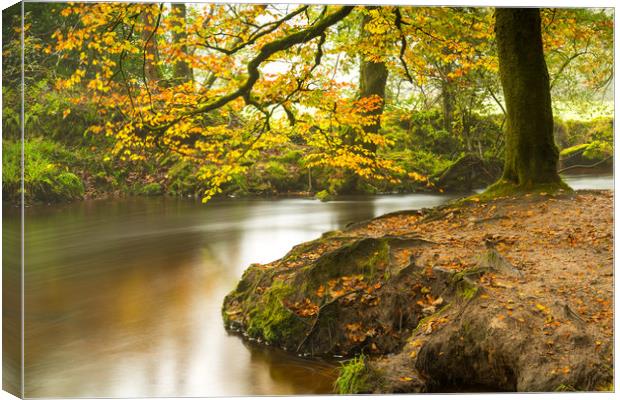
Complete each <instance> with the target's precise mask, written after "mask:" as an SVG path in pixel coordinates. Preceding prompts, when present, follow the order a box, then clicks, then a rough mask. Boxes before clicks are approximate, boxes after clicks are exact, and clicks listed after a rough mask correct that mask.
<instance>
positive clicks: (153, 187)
mask: <svg viewBox="0 0 620 400" xmlns="http://www.w3.org/2000/svg"><path fill="white" fill-rule="evenodd" d="M163 192H164V190H163V188H162V187H161V185H160V184H159V183H157V182H152V183H147V184H146V185H144V186H142V187H141V188H140V190H139V193H140V194H141V195H144V196H158V195H160V194H162V193H163Z"/></svg>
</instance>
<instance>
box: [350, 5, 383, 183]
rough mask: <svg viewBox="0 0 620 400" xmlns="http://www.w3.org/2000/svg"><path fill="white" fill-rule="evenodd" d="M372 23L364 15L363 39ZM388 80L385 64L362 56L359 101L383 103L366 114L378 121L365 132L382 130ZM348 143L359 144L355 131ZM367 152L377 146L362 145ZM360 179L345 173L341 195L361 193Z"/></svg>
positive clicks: (355, 175)
mask: <svg viewBox="0 0 620 400" xmlns="http://www.w3.org/2000/svg"><path fill="white" fill-rule="evenodd" d="M367 8H368V9H369V10H372V9H377V8H379V7H377V6H372V7H367ZM369 21H370V16H369V15H364V18H363V19H362V25H361V29H360V36H361V37H362V38H366V37H367V36H368V32H366V24H368V22H369ZM387 78H388V70H387V66H386V64H385V62H383V61H380V62H374V61H368V60H366V59H365V55H364V54H361V60H360V81H359V95H358V98H359V99H363V98H365V97H373V96H379V97H380V98H381V103H380V105H379V107H378V108H376V109H374V110H372V111H369V112H367V113H365V114H364V115H365V116H373V117H376V119H374V120H373V123H372V124H369V125H365V126H364V128H363V129H364V132H366V133H372V134H376V133H378V132H379V130H380V129H381V115H382V114H383V109H384V107H385V87H386V85H387ZM346 136H347V138H346V140H347V142H349V143H350V144H355V143H359V142H360V140H359V137H358V136H357V135H356V134H355V132H354V131H353V130H349V131H348V133H347V134H346ZM362 145H363V146H364V148H365V149H366V150H369V151H370V152H371V153H373V154H374V153H375V152H376V151H377V146H376V145H374V144H373V143H368V142H365V143H362ZM359 183H360V177H359V176H358V175H357V174H355V173H353V172H347V173H345V178H344V182H343V184H342V185H341V186H340V188H339V189H338V192H339V193H356V192H359V191H360V188H359Z"/></svg>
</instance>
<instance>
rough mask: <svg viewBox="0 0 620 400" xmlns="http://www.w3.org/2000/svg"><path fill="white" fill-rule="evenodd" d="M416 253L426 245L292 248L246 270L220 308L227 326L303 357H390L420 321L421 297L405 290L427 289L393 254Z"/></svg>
mask: <svg viewBox="0 0 620 400" xmlns="http://www.w3.org/2000/svg"><path fill="white" fill-rule="evenodd" d="M416 245H424V243H422V242H415V240H412V239H409V238H401V237H379V238H370V237H350V236H345V235H344V234H343V233H342V232H340V231H336V232H333V233H331V234H329V235H326V236H325V237H323V238H320V239H317V240H314V241H312V242H308V243H304V244H301V245H299V246H296V247H295V248H293V249H292V250H291V251H290V252H289V253H288V254H287V255H286V256H285V257H284V258H282V259H281V260H278V261H275V262H273V263H270V264H267V265H258V264H254V265H252V266H250V267H249V268H248V269H247V270H246V272H245V273H244V274H243V277H242V278H241V281H240V282H239V284H238V285H237V288H236V289H235V290H234V291H232V292H231V293H230V294H229V295H228V296H226V298H225V300H224V305H223V310H222V312H223V318H224V321H225V325H226V327H227V329H229V330H231V331H236V332H240V333H242V334H243V335H244V336H246V337H248V338H249V339H252V340H257V341H262V342H267V343H268V344H271V345H274V346H278V347H281V348H284V349H287V350H290V351H294V352H297V353H301V354H311V355H333V354H337V355H344V356H348V355H352V354H356V353H358V352H359V351H362V350H364V349H367V350H368V351H370V352H373V353H384V352H389V351H394V350H395V349H397V348H398V347H399V346H400V344H401V343H402V338H403V337H404V336H406V335H407V334H408V332H409V331H410V330H411V329H413V328H414V327H415V326H416V325H417V323H418V320H419V319H420V318H421V317H422V316H423V315H421V314H420V311H421V308H420V306H418V305H416V300H419V298H418V297H416V296H421V294H416V293H412V292H411V291H408V290H406V288H407V287H408V286H409V287H410V286H413V285H414V284H416V283H417V282H422V283H423V284H424V285H426V286H430V285H431V283H430V282H429V281H428V279H430V278H426V277H422V274H421V273H419V271H417V270H416V268H405V267H406V266H404V265H400V264H398V263H397V262H396V261H395V260H393V257H392V251H393V249H396V248H400V247H402V246H416ZM406 305H410V306H406ZM405 309H406V311H405ZM386 332H390V334H389V335H387V334H385V333H386Z"/></svg>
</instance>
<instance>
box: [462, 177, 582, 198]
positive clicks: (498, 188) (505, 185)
mask: <svg viewBox="0 0 620 400" xmlns="http://www.w3.org/2000/svg"><path fill="white" fill-rule="evenodd" d="M562 191H565V192H572V189H571V188H570V186H568V185H567V184H566V183H564V181H562V180H560V181H558V182H554V183H542V184H533V185H515V184H513V183H511V182H508V181H506V180H503V179H502V180H499V181H497V182H496V183H494V184H493V185H491V186H489V187H488V188H487V189H486V190H485V191H484V192H483V193H481V194H478V195H474V196H471V197H468V198H466V199H463V200H462V201H464V202H468V201H489V200H494V199H497V198H501V197H509V196H520V195H523V194H526V193H546V194H556V193H559V192H562Z"/></svg>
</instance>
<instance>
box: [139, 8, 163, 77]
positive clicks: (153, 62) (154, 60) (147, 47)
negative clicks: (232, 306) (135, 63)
mask: <svg viewBox="0 0 620 400" xmlns="http://www.w3.org/2000/svg"><path fill="white" fill-rule="evenodd" d="M151 10H152V9H148V10H145V11H144V12H143V13H142V15H141V16H140V18H141V20H142V23H143V24H144V29H143V30H142V40H143V41H144V43H143V46H144V50H143V51H145V52H146V62H145V64H144V71H143V72H144V75H145V78H146V79H147V80H149V81H155V82H158V81H160V80H161V78H162V73H161V70H160V68H159V47H158V46H157V32H156V31H155V30H156V29H157V28H158V27H157V26H156V25H157V24H156V21H157V19H158V15H157V13H153V12H152V11H151Z"/></svg>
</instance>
